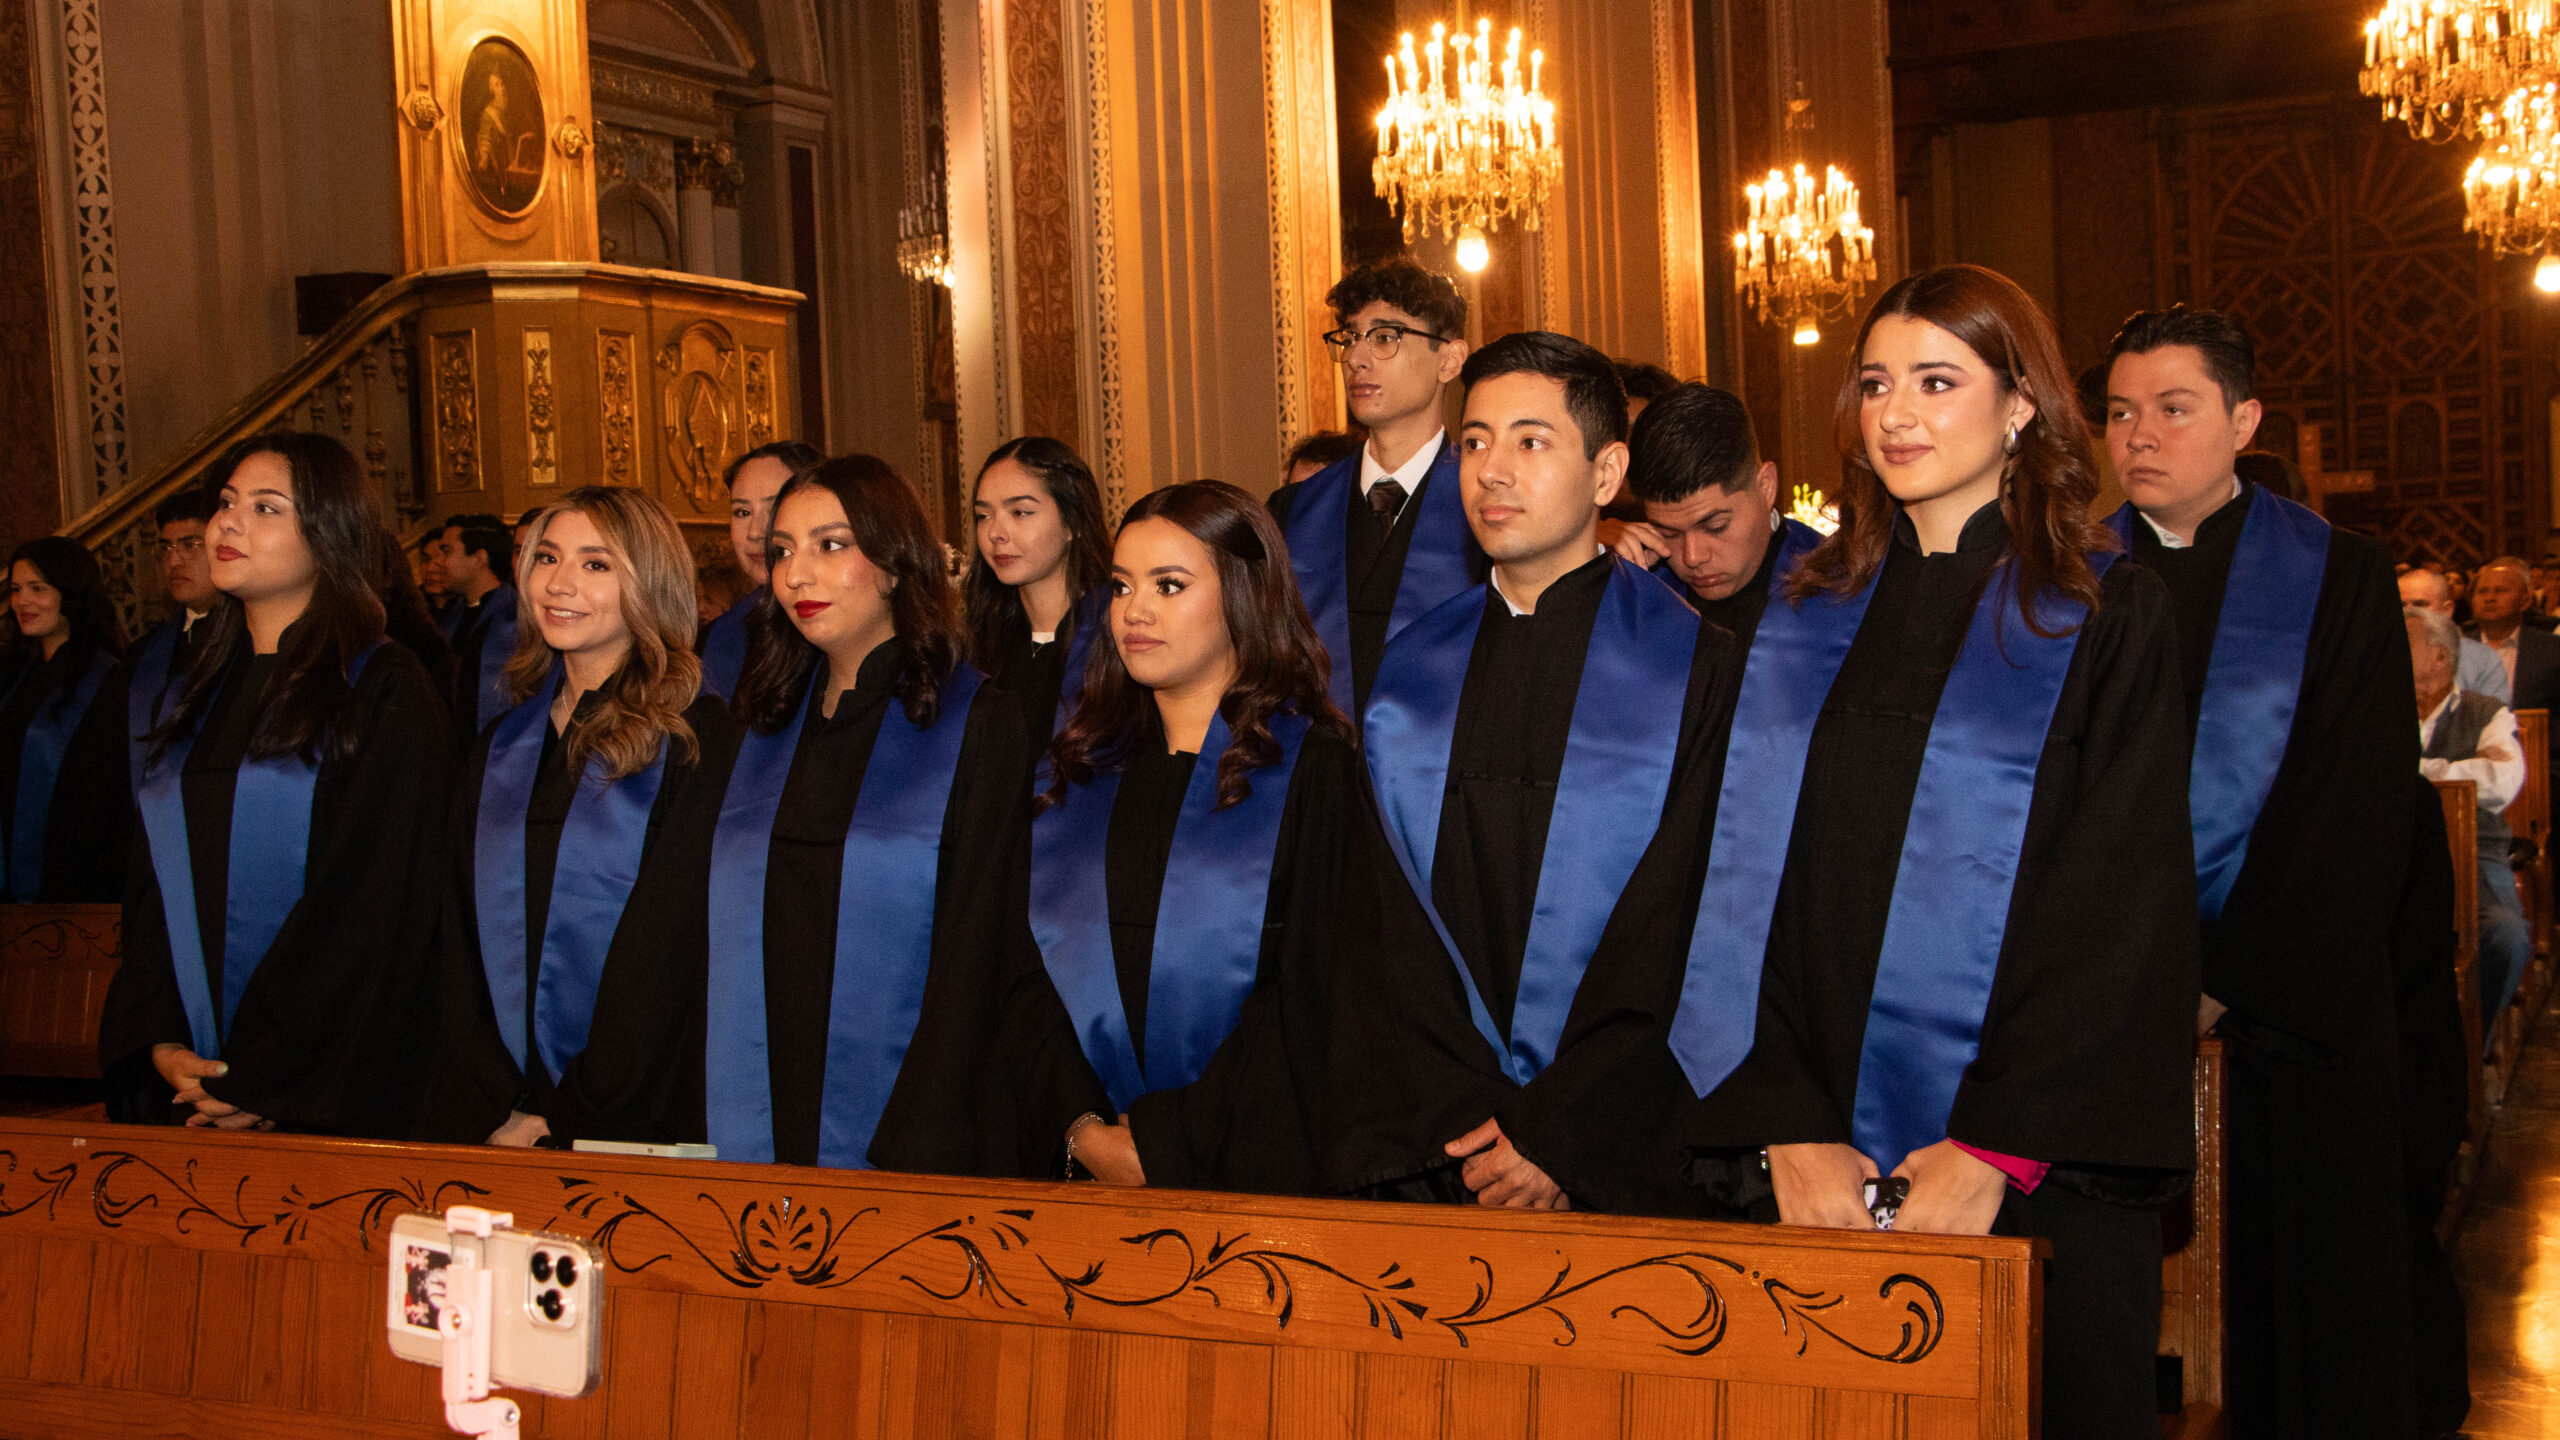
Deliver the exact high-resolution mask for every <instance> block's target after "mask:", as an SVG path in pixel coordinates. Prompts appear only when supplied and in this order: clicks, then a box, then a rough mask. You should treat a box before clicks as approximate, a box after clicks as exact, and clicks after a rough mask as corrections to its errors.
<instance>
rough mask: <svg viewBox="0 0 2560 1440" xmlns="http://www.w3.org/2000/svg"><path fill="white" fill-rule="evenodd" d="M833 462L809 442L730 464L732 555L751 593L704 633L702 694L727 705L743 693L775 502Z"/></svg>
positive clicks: (767, 448)
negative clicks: (798, 480)
mask: <svg viewBox="0 0 2560 1440" xmlns="http://www.w3.org/2000/svg"><path fill="white" fill-rule="evenodd" d="M826 458H827V457H826V456H824V455H822V454H819V453H818V447H816V446H814V445H812V444H810V443H809V442H808V441H806V440H776V441H773V442H771V443H770V444H765V445H759V446H757V447H755V448H754V449H752V450H749V451H748V452H746V453H745V454H743V455H741V456H739V457H738V458H737V459H735V460H732V461H730V462H729V468H728V469H726V470H723V471H721V472H720V483H721V485H722V487H723V488H725V489H726V490H727V491H728V492H729V553H730V554H732V555H734V556H736V557H737V561H738V568H739V569H741V570H744V571H745V572H746V573H747V593H745V594H743V595H741V596H739V597H738V598H737V599H735V600H732V601H731V602H729V608H728V609H726V610H724V611H722V612H721V613H720V615H719V616H718V617H717V618H715V619H714V620H713V621H712V622H711V623H710V624H708V625H706V626H704V627H703V629H702V689H703V693H705V694H708V695H717V696H719V697H720V698H721V699H723V700H725V699H727V698H729V696H730V695H731V694H732V693H734V692H735V691H736V690H737V688H738V672H739V671H740V670H741V669H743V668H744V667H745V665H746V663H747V617H748V616H749V615H751V614H753V613H754V612H755V607H756V602H757V600H758V599H759V598H760V597H762V596H763V594H764V590H765V581H766V579H767V576H766V572H765V554H764V541H765V532H766V531H767V530H770V529H772V528H773V502H774V497H776V496H778V495H780V494H781V493H782V487H783V486H784V485H785V484H786V483H788V482H789V481H790V479H791V477H792V476H794V475H797V474H799V473H800V472H802V471H804V470H814V469H816V468H817V467H818V465H819V464H820V463H821V462H823V461H824V460H825V459H826Z"/></svg>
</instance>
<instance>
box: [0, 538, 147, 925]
mask: <svg viewBox="0 0 2560 1440" xmlns="http://www.w3.org/2000/svg"><path fill="white" fill-rule="evenodd" d="M9 613H10V618H11V619H12V620H14V621H15V622H16V623H15V624H14V625H13V626H12V627H11V630H12V633H11V636H10V639H9V642H8V645H7V647H6V649H5V652H0V821H4V822H5V824H4V825H0V861H4V862H5V863H0V900H6V901H11V902H15V903H17V904H22V905H24V904H33V903H37V902H42V903H47V904H99V903H105V902H111V901H115V900H121V899H123V898H124V879H125V856H126V853H127V851H128V850H129V849H130V848H131V845H132V833H131V832H132V817H133V784H132V779H131V774H132V772H131V768H130V767H129V766H128V764H127V763H126V759H125V754H126V746H125V669H124V663H123V657H124V626H123V624H122V623H121V622H119V621H118V620H117V619H116V609H115V602H114V601H113V600H112V599H110V598H109V597H108V595H107V582H106V577H105V576H104V575H102V574H101V573H99V570H98V561H97V558H96V557H95V556H92V555H91V554H90V553H89V550H88V547H87V546H85V545H82V544H81V543H80V542H79V541H77V540H68V539H64V538H63V537H62V536H59V535H45V536H40V537H38V538H36V539H33V540H30V541H28V542H27V543H26V544H24V545H21V546H19V547H18V550H17V553H16V554H14V555H12V556H10V557H9Z"/></svg>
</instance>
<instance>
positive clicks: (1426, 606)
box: [1283, 447, 1474, 715]
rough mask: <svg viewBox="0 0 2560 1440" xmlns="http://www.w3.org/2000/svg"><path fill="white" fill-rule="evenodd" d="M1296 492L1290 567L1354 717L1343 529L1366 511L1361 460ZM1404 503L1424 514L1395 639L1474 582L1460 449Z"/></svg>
mask: <svg viewBox="0 0 2560 1440" xmlns="http://www.w3.org/2000/svg"><path fill="white" fill-rule="evenodd" d="M1298 486H1299V488H1300V489H1301V490H1303V491H1305V492H1306V493H1304V494H1302V495H1300V496H1298V497H1297V499H1296V500H1295V501H1294V502H1293V503H1292V504H1291V505H1290V507H1289V523H1288V525H1287V526H1286V527H1285V529H1284V532H1283V533H1284V534H1285V535H1286V537H1287V539H1288V541H1289V568H1290V569H1292V570H1294V571H1296V572H1297V576H1298V594H1299V596H1300V597H1301V598H1303V599H1304V600H1305V601H1306V602H1307V616H1308V618H1309V619H1311V620H1313V621H1314V622H1315V627H1316V636H1317V638H1318V639H1321V640H1322V641H1324V648H1325V651H1326V653H1328V654H1330V655H1331V656H1332V657H1333V685H1332V688H1333V703H1334V705H1335V706H1336V707H1337V708H1339V709H1340V710H1341V711H1342V713H1344V714H1346V715H1349V714H1352V713H1353V711H1352V707H1351V688H1352V687H1351V550H1350V542H1349V540H1348V539H1347V538H1346V537H1345V536H1344V534H1343V527H1344V526H1345V525H1348V524H1350V523H1351V519H1352V515H1351V512H1352V507H1354V506H1361V507H1363V508H1365V507H1366V505H1367V502H1366V501H1365V500H1364V499H1362V497H1361V494H1360V456H1359V455H1356V454H1355V455H1353V456H1351V457H1350V458H1348V459H1344V460H1337V461H1335V462H1333V463H1332V464H1331V465H1328V466H1326V467H1325V468H1323V469H1322V470H1319V471H1317V472H1316V473H1315V474H1313V475H1310V476H1308V477H1307V478H1306V479H1304V480H1301V481H1299V482H1298ZM1405 503H1406V504H1408V505H1419V506H1420V507H1421V508H1420V509H1419V510H1417V511H1415V512H1414V517H1413V543H1412V544H1411V546H1410V547H1408V548H1407V549H1406V551H1405V559H1404V577H1403V578H1402V579H1401V580H1399V581H1397V582H1396V608H1395V611H1394V613H1393V614H1391V615H1390V616H1389V617H1388V620H1387V638H1388V639H1390V640H1392V639H1394V638H1395V637H1396V635H1397V634H1398V633H1399V632H1401V631H1402V630H1403V629H1404V628H1405V627H1406V626H1408V625H1410V624H1412V623H1413V622H1414V621H1416V620H1418V619H1420V618H1422V616H1423V615H1424V614H1425V613H1427V612H1429V611H1431V610H1435V609H1438V608H1439V607H1440V605H1441V604H1442V603H1443V602H1445V601H1447V600H1448V599H1449V598H1450V597H1451V596H1453V595H1456V594H1458V593H1460V592H1461V591H1464V590H1466V589H1467V588H1468V587H1469V586H1470V585H1471V584H1473V583H1474V582H1473V580H1472V579H1471V577H1469V576H1468V574H1467V540H1468V534H1467V506H1466V501H1465V500H1464V499H1463V498H1462V497H1461V496H1460V495H1459V493H1458V452H1457V450H1456V448H1455V447H1446V448H1443V449H1442V450H1441V452H1440V458H1439V459H1437V460H1434V461H1432V462H1431V470H1430V473H1429V474H1428V475H1426V476H1425V477H1424V479H1423V482H1422V490H1421V493H1419V494H1417V495H1415V496H1413V497H1411V498H1410V499H1408V500H1407V501H1406V502H1405Z"/></svg>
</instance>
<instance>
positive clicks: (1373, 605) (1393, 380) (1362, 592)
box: [1268, 255, 1484, 721]
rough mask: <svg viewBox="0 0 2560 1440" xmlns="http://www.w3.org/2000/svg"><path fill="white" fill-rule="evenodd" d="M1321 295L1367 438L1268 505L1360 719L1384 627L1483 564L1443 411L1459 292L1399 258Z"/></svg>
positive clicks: (1449, 591) (1344, 696) (1455, 343)
mask: <svg viewBox="0 0 2560 1440" xmlns="http://www.w3.org/2000/svg"><path fill="white" fill-rule="evenodd" d="M1325 300H1326V303H1328V304H1330V305H1331V306H1332V307H1333V313H1334V319H1335V321H1336V322H1337V324H1338V327H1339V328H1337V329H1335V330H1334V331H1332V332H1331V333H1329V334H1327V335H1326V336H1325V337H1324V338H1325V344H1326V345H1328V346H1330V347H1331V348H1332V350H1333V354H1334V358H1335V359H1337V360H1339V361H1341V362H1342V380H1343V389H1344V392H1345V393H1346V394H1347V395H1348V396H1349V397H1350V402H1351V419H1352V422H1353V423H1354V424H1356V425H1358V426H1360V427H1362V428H1363V429H1364V430H1366V431H1367V433H1368V437H1369V438H1368V443H1367V444H1365V445H1363V446H1362V447H1361V448H1360V450H1359V453H1357V454H1356V455H1353V456H1351V457H1350V458H1348V459H1344V460H1340V461H1336V462H1335V463H1333V464H1331V465H1329V466H1326V467H1325V468H1324V469H1322V470H1320V471H1318V472H1316V474H1315V475H1313V476H1312V477H1310V478H1308V479H1306V480H1303V481H1301V482H1299V483H1298V484H1295V485H1285V486H1282V487H1281V488H1280V489H1278V490H1276V491H1274V492H1273V493H1272V495H1271V499H1270V501H1269V502H1268V503H1269V505H1270V508H1271V514H1272V518H1274V519H1276V520H1278V521H1279V522H1280V529H1281V532H1282V533H1283V534H1284V535H1286V536H1287V537H1288V541H1289V563H1290V566H1291V568H1292V569H1294V570H1295V571H1296V572H1297V576H1298V590H1299V593H1300V594H1301V595H1302V596H1304V597H1305V599H1306V603H1307V613H1308V615H1309V616H1310V617H1312V618H1313V619H1314V621H1315V625H1316V635H1317V636H1318V638H1320V639H1322V640H1323V641H1324V646H1325V649H1326V651H1327V652H1328V653H1330V654H1331V655H1332V657H1333V681H1332V684H1333V703H1334V704H1336V705H1338V706H1340V707H1342V709H1343V711H1344V712H1345V713H1347V714H1349V715H1351V716H1353V717H1354V719H1355V721H1356V719H1357V717H1358V715H1359V714H1360V707H1361V706H1363V705H1365V704H1366V703H1367V702H1368V699H1369V684H1370V681H1372V680H1374V679H1375V678H1376V677H1377V673H1378V658H1379V657H1380V656H1381V655H1383V654H1385V653H1386V649H1387V640H1388V639H1389V637H1391V636H1392V635H1394V633H1395V632H1396V631H1398V630H1401V629H1403V628H1404V627H1405V626H1406V625H1408V624H1410V623H1412V622H1413V620H1414V619H1415V617H1417V616H1420V615H1422V614H1424V613H1426V612H1428V611H1430V610H1431V609H1432V608H1434V607H1435V606H1437V605H1439V604H1440V602H1442V601H1444V600H1447V599H1449V598H1450V597H1451V596H1453V595H1456V594H1458V593H1460V592H1461V591H1464V590H1466V589H1467V588H1468V587H1469V586H1471V585H1473V584H1475V583H1476V577H1477V576H1478V575H1479V574H1481V573H1482V571H1483V567H1484V560H1483V552H1482V551H1480V550H1479V549H1477V548H1476V543H1475V540H1474V538H1473V537H1472V536H1470V535H1469V534H1468V533H1467V516H1466V510H1465V507H1464V506H1462V505H1461V504H1460V503H1459V501H1458V452H1457V451H1456V450H1455V449H1452V448H1451V447H1450V445H1449V428H1448V423H1447V421H1446V420H1445V419H1444V418H1443V417H1442V414H1441V395H1442V392H1443V391H1445V390H1446V389H1447V387H1448V386H1449V384H1450V382H1452V381H1454V380H1456V379H1457V378H1458V370H1459V368H1460V367H1461V366H1463V365H1465V364H1466V363H1467V342H1466V340H1465V339H1464V338H1463V336H1464V333H1465V331H1466V328H1467V302H1466V301H1465V299H1464V298H1462V297H1461V296H1460V295H1459V294H1458V290H1457V287H1456V286H1455V285H1452V284H1451V283H1450V282H1449V277H1447V276H1445V275H1436V274H1433V273H1432V272H1431V271H1429V270H1426V269H1424V268H1423V267H1422V266H1421V265H1419V264H1416V263H1415V262H1414V261H1413V260H1412V259H1411V258H1410V257H1408V256H1403V255H1399V256H1396V257H1394V258H1392V259H1387V260H1380V261H1376V262H1374V263H1372V264H1368V265H1363V266H1361V267H1360V268H1358V269H1356V270H1354V271H1352V272H1351V273H1350V274H1348V275H1345V276H1343V277H1342V280H1341V282H1340V283H1338V284H1336V285H1335V286H1334V287H1333V290H1332V292H1331V293H1330V294H1328V295H1327V296H1326V297H1325Z"/></svg>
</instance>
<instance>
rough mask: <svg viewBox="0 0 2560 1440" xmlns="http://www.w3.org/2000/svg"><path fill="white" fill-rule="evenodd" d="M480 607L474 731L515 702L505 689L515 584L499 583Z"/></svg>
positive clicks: (513, 629) (510, 655)
mask: <svg viewBox="0 0 2560 1440" xmlns="http://www.w3.org/2000/svg"><path fill="white" fill-rule="evenodd" d="M480 606H481V609H482V610H483V611H485V612H486V613H485V614H484V615H483V616H482V617H481V622H480V623H481V627H482V635H481V641H480V674H479V677H478V679H479V688H478V691H477V692H476V693H477V695H478V697H479V698H478V700H477V702H476V709H475V710H474V712H473V715H472V722H471V728H472V733H474V734H477V733H479V732H480V731H482V730H486V729H488V728H489V722H490V721H492V720H495V719H497V718H498V717H499V716H501V715H504V714H506V713H507V711H508V710H510V709H512V708H514V705H515V697H514V695H512V694H510V693H509V692H508V689H507V662H508V661H509V660H511V659H513V658H514V657H515V653H516V587H514V586H513V585H501V586H499V587H498V588H497V589H495V590H492V591H490V592H489V597H488V598H487V599H485V600H483V601H481V602H480Z"/></svg>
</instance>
